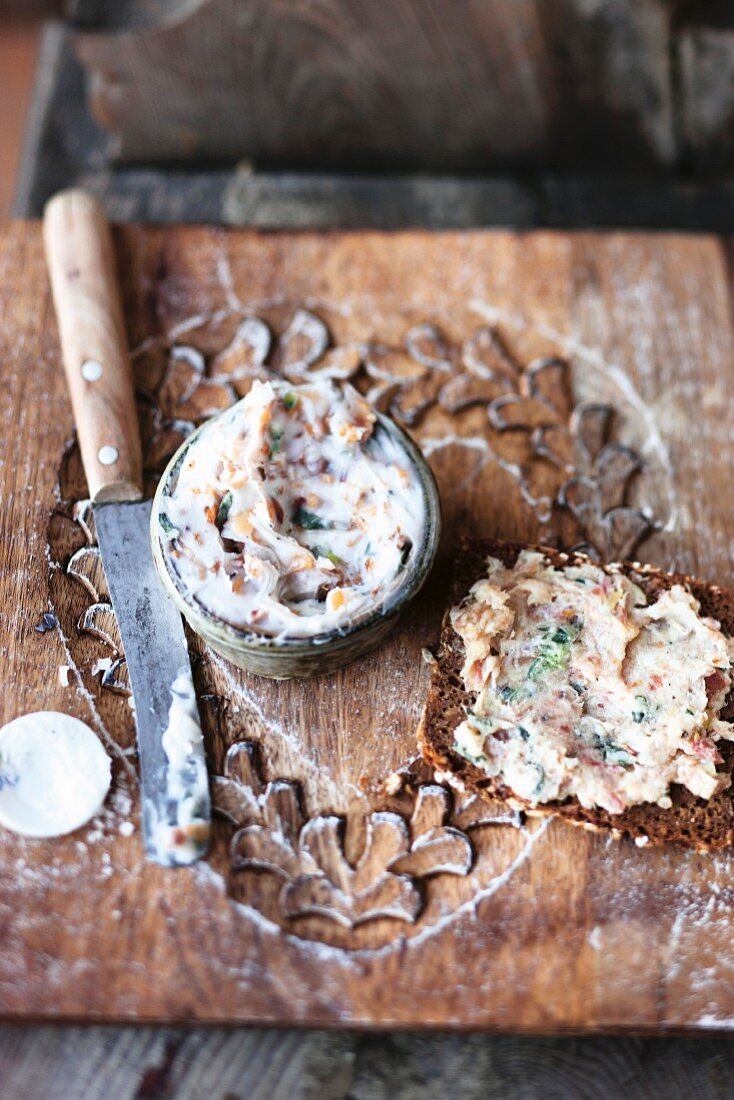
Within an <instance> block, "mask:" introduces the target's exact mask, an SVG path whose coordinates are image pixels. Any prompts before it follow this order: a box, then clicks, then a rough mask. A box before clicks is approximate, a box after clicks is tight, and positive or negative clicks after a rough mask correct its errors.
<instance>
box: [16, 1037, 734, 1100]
mask: <svg viewBox="0 0 734 1100" xmlns="http://www.w3.org/2000/svg"><path fill="white" fill-rule="evenodd" d="M0 1067H2V1071H3V1089H4V1098H5V1097H7V1100H16V1098H17V1100H36V1098H37V1097H38V1098H39V1100H40V1098H41V1097H43V1100H107V1097H110V1096H113V1097H115V1100H164V1098H167V1097H175V1098H176V1100H200V1098H201V1097H202V1096H204V1095H211V1096H216V1097H220V1096H222V1097H225V1096H226V1097H229V1096H231V1097H238V1098H239V1097H242V1098H245V1097H246V1098H247V1100H445V1097H446V1096H448V1095H451V1096H452V1097H455V1098H456V1100H476V1098H477V1097H479V1096H481V1097H483V1098H487V1100H508V1098H510V1097H516V1096H520V1095H521V1096H522V1097H523V1100H546V1098H547V1097H549V1096H553V1097H555V1096H562V1097H564V1098H566V1100H585V1098H587V1097H589V1096H593V1097H594V1100H618V1098H619V1097H620V1096H621V1095H624V1096H625V1097H628V1098H629V1100H650V1098H651V1097H655V1098H658V1097H666V1098H667V1100H721V1097H725V1096H729V1095H730V1094H731V1092H732V1091H733V1090H734V1051H733V1050H732V1047H731V1043H730V1042H729V1041H728V1040H726V1039H722V1038H720V1037H715V1036H711V1037H708V1038H702V1039H696V1040H691V1039H680V1038H675V1039H652V1038H647V1039H629V1038H628V1039H623V1038H617V1039H581V1038H577V1039H534V1038H524V1037H520V1036H505V1037H501V1036H479V1035H472V1036H459V1035H453V1036H449V1035H442V1034H435V1035H428V1036H421V1035H415V1034H410V1033H407V1034H396V1035H393V1036H388V1035H374V1034H373V1035H356V1034H354V1033H353V1032H352V1033H350V1032H346V1033H341V1034H334V1033H333V1032H329V1033H324V1032H293V1031H275V1032H272V1031H270V1032H268V1031H249V1032H248V1031H242V1030H239V1031H233V1030H226V1029H223V1028H212V1029H209V1030H207V1031H202V1030H198V1031H196V1030H194V1031H188V1032H185V1031H182V1030H181V1029H173V1028H167V1029H152V1028H140V1029H136V1030H134V1031H133V1030H131V1029H125V1030H123V1029H116V1028H95V1027H92V1028H48V1027H46V1028H36V1029H21V1028H13V1027H2V1028H0Z"/></svg>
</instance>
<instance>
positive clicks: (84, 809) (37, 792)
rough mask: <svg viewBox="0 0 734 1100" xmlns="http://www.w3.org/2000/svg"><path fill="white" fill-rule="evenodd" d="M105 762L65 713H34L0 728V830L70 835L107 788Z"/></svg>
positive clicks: (97, 745) (86, 732)
mask: <svg viewBox="0 0 734 1100" xmlns="http://www.w3.org/2000/svg"><path fill="white" fill-rule="evenodd" d="M110 782H111V769H110V758H109V756H108V755H107V753H106V752H105V750H104V748H103V747H102V744H101V742H100V740H99V738H98V737H97V735H96V733H94V731H93V730H91V729H90V728H89V726H87V725H85V724H84V722H80V721H79V719H78V718H72V717H71V715H69V714H60V713H58V712H56V711H45V710H42V711H36V712H35V713H33V714H24V715H23V716H22V717H20V718H15V719H14V720H13V721H12V722H8V724H7V725H6V726H3V727H2V729H0V825H4V826H5V828H7V829H12V831H13V832H16V833H20V834H21V835H23V836H35V837H53V836H63V835H64V834H65V833H71V832H73V831H74V830H75V829H79V828H80V827H81V826H82V825H84V824H86V822H87V821H89V819H90V818H91V817H94V815H95V814H96V813H97V811H98V810H99V809H100V808H101V806H102V803H103V802H104V800H105V797H106V795H107V792H108V791H109V789H110Z"/></svg>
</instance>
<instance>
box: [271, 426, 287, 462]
mask: <svg viewBox="0 0 734 1100" xmlns="http://www.w3.org/2000/svg"><path fill="white" fill-rule="evenodd" d="M284 435H285V432H284V431H282V432H278V431H275V430H274V429H273V428H271V429H270V440H271V443H270V452H269V455H268V457H269V458H272V457H273V455H277V454H278V453H279V451H280V450H281V448H282V446H283V436H284Z"/></svg>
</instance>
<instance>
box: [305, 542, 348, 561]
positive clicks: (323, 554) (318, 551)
mask: <svg viewBox="0 0 734 1100" xmlns="http://www.w3.org/2000/svg"><path fill="white" fill-rule="evenodd" d="M311 553H312V554H315V555H316V557H317V558H328V559H329V561H330V562H331V563H332V564H333V565H344V558H340V557H339V555H338V554H335V553H334V551H333V550H329V549H328V547H326V546H312V547H311Z"/></svg>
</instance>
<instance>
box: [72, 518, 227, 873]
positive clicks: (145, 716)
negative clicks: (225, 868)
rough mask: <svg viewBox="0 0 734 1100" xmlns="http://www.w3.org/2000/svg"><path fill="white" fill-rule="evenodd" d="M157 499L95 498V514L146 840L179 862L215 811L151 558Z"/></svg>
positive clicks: (181, 645) (202, 836)
mask: <svg viewBox="0 0 734 1100" xmlns="http://www.w3.org/2000/svg"><path fill="white" fill-rule="evenodd" d="M151 506H152V501H150V500H145V501H139V502H138V503H134V504H96V505H94V518H95V523H96V527H97V540H98V543H99V549H100V552H101V555H102V564H103V566H104V570H105V575H106V577H107V583H108V585H109V590H110V596H111V599H112V606H113V608H114V609H115V613H116V615H117V621H118V623H119V626H120V634H121V636H122V644H123V648H124V650H125V660H126V661H127V666H128V670H129V672H130V681H131V684H132V689H133V696H134V699H135V721H136V723H137V730H138V746H139V750H140V784H141V790H142V811H143V830H144V835H145V847H146V850H147V853H148V856H149V857H150V858H151V859H153V860H155V862H156V863H161V864H163V865H164V866H176V865H180V864H185V863H191V862H192V861H193V860H196V859H198V858H199V857H200V856H201V855H203V853H204V852H205V851H206V850H207V847H208V841H209V831H210V812H211V811H210V803H209V784H208V779H207V769H206V759H205V755H204V739H203V736H202V732H201V725H200V722H199V714H198V710H197V706H196V692H195V690H194V682H193V679H192V676H191V664H190V661H189V652H188V646H187V644H186V636H185V634H184V629H183V623H182V621H181V616H180V615H179V613H178V611H177V610H176V608H175V606H174V605H173V604H172V603H171V601H170V600H169V599H168V597H167V596H166V594H165V592H164V590H163V588H162V586H161V583H160V581H159V579H158V576H157V574H156V571H155V565H154V564H153V557H152V553H151V546H150V512H151Z"/></svg>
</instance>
